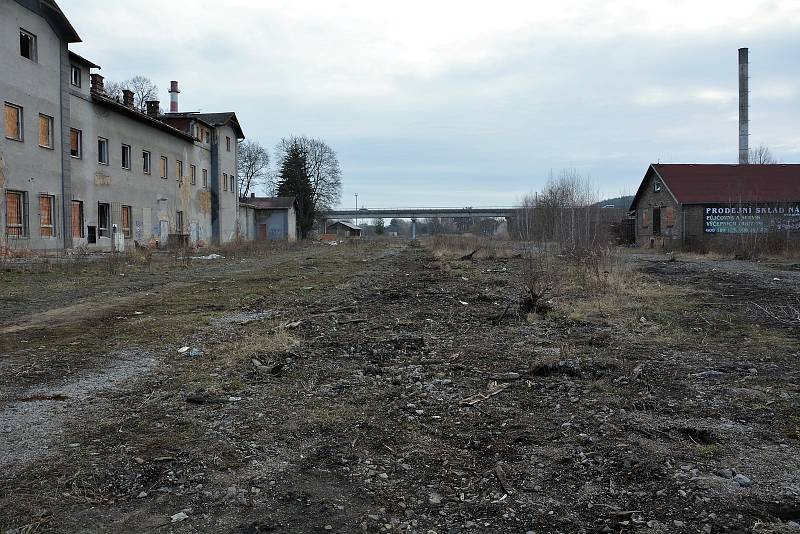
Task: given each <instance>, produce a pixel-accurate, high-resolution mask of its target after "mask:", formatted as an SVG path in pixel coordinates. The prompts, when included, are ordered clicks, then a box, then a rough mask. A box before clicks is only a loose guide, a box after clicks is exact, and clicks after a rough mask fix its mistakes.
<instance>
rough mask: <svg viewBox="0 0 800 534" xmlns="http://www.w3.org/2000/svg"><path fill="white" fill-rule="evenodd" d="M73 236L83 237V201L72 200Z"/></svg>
mask: <svg viewBox="0 0 800 534" xmlns="http://www.w3.org/2000/svg"><path fill="white" fill-rule="evenodd" d="M72 237H83V202H81V201H80V200H73V201H72Z"/></svg>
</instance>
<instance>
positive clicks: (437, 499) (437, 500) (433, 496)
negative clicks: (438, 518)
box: [428, 493, 442, 504]
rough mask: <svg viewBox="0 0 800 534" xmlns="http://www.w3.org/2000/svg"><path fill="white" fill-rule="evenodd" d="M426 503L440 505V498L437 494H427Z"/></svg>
mask: <svg viewBox="0 0 800 534" xmlns="http://www.w3.org/2000/svg"><path fill="white" fill-rule="evenodd" d="M428 502H429V503H431V504H442V496H441V495H439V494H438V493H429V494H428Z"/></svg>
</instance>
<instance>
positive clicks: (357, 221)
mask: <svg viewBox="0 0 800 534" xmlns="http://www.w3.org/2000/svg"><path fill="white" fill-rule="evenodd" d="M356 211H358V193H356ZM356 226H358V213H356Z"/></svg>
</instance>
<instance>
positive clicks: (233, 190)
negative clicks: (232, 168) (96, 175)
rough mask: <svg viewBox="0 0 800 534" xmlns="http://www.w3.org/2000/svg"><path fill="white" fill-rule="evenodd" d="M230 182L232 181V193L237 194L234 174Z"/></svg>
mask: <svg viewBox="0 0 800 534" xmlns="http://www.w3.org/2000/svg"><path fill="white" fill-rule="evenodd" d="M230 181H231V193H235V192H236V177H235V176H234V175H233V174H231V175H230Z"/></svg>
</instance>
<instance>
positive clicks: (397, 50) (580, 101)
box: [61, 0, 800, 206]
mask: <svg viewBox="0 0 800 534" xmlns="http://www.w3.org/2000/svg"><path fill="white" fill-rule="evenodd" d="M734 4H735V5H732V4H731V3H730V2H729V1H722V0H705V1H703V2H697V1H689V0H651V1H648V2H641V1H640V0H618V1H613V0H564V1H561V2H550V3H546V2H530V1H523V0H517V1H514V0H494V1H492V2H486V1H485V0H481V1H476V0H459V1H456V0H436V1H430V0H424V1H423V0H406V1H404V2H376V1H374V0H370V1H368V0H307V1H305V2H296V1H290V0H265V1H246V0H233V1H228V2H219V1H216V0H215V1H212V0H196V1H191V2H190V1H188V0H183V1H181V0H173V1H172V2H168V3H164V2H161V1H156V0H141V1H139V2H137V3H134V4H131V3H124V2H102V1H100V0H72V1H69V0H63V1H62V2H61V6H62V8H63V9H64V11H65V12H66V14H67V15H68V17H69V18H70V20H71V21H72V23H73V25H74V26H75V27H76V28H77V30H78V32H79V34H80V35H81V36H82V37H83V39H84V43H81V44H79V45H77V46H76V47H74V49H75V50H76V51H77V52H78V53H80V54H81V55H84V56H86V57H87V58H89V59H92V60H93V61H96V62H98V63H100V64H101V65H103V71H102V72H103V74H105V75H107V76H108V77H110V78H113V79H124V78H128V77H130V76H131V75H133V74H139V73H141V74H145V75H148V76H149V77H151V78H153V79H154V80H155V81H156V82H157V83H158V85H159V87H160V88H161V90H162V95H161V97H162V100H166V99H167V94H166V89H167V86H168V82H169V80H172V79H177V80H179V81H180V82H181V88H182V91H183V92H182V93H181V106H182V108H183V109H202V110H203V111H221V110H229V109H232V110H235V111H236V112H237V115H238V116H239V119H240V121H241V122H242V125H243V127H244V129H245V133H246V134H247V136H248V138H251V139H256V140H258V141H260V142H262V143H263V144H264V145H266V146H268V147H272V146H274V145H275V143H276V142H277V141H278V140H279V139H280V137H282V136H286V135H289V134H292V133H297V134H308V135H313V136H319V137H323V138H325V139H326V140H327V141H328V143H329V144H331V146H333V147H334V148H335V149H337V150H338V152H339V155H340V159H341V161H342V167H343V170H344V185H345V195H344V198H345V203H347V205H349V201H350V200H352V195H353V193H355V192H356V191H358V192H359V193H360V197H359V198H364V199H369V200H368V201H369V203H370V204H371V205H373V206H376V205H380V204H383V205H391V204H405V205H409V204H412V203H414V202H418V201H419V202H422V201H423V200H425V202H426V203H434V204H447V203H449V202H452V203H453V205H456V206H458V205H468V204H474V205H478V204H481V203H482V199H485V201H486V202H487V203H492V204H494V203H497V204H508V203H512V202H514V201H516V199H517V198H518V197H519V194H520V192H523V191H527V190H530V189H533V188H536V187H538V186H540V185H541V184H542V183H544V181H546V179H547V176H548V174H549V172H550V169H556V170H557V169H559V168H560V167H575V166H577V167H579V168H580V169H581V172H584V173H586V174H591V175H592V176H593V177H595V178H596V179H597V180H598V182H599V183H600V185H601V188H602V189H603V190H604V191H606V192H608V193H609V194H612V196H616V195H617V194H618V193H619V191H620V190H621V189H630V188H631V184H636V182H638V180H639V179H640V178H641V174H642V169H643V168H644V166H646V164H647V163H649V162H651V161H654V160H656V159H658V158H659V157H664V158H669V159H674V160H682V161H695V160H696V161H698V162H700V161H701V160H704V161H707V160H709V159H712V160H713V159H716V160H717V161H722V162H724V161H732V162H733V161H735V160H736V149H737V132H736V112H737V87H736V84H737V68H736V49H737V48H738V47H740V46H749V47H750V48H751V69H750V74H751V91H752V94H751V118H752V124H751V131H753V133H754V138H755V137H757V138H758V139H764V140H765V142H767V141H768V142H769V143H770V144H771V145H772V146H774V147H775V150H774V151H775V152H776V155H777V156H778V157H779V158H781V159H784V160H790V159H791V157H792V156H796V154H797V149H796V146H797V141H796V139H797V137H796V124H798V122H800V102H798V87H800V73H798V72H797V69H796V62H797V60H796V51H797V50H798V49H800V2H795V1H792V0H772V1H753V2H747V3H744V2H736V3H734ZM793 147H794V148H793ZM426 190H427V191H428V193H429V194H428V196H426V193H425V191H426ZM430 195H435V198H431V196H430ZM476 197H477V198H476ZM503 199H507V200H505V201H504V200H503Z"/></svg>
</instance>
